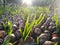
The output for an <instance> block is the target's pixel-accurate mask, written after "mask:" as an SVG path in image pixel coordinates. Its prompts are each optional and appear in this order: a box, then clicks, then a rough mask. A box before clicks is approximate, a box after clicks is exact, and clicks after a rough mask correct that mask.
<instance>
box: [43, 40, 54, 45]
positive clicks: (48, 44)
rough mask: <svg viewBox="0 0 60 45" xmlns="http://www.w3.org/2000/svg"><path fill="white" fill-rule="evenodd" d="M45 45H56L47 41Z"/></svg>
mask: <svg viewBox="0 0 60 45" xmlns="http://www.w3.org/2000/svg"><path fill="white" fill-rule="evenodd" d="M43 45H54V42H51V41H45V42H44V43H43Z"/></svg>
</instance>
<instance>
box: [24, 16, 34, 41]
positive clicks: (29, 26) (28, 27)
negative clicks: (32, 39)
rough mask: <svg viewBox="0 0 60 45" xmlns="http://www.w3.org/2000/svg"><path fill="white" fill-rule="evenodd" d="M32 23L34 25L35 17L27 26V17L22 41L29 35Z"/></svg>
mask: <svg viewBox="0 0 60 45" xmlns="http://www.w3.org/2000/svg"><path fill="white" fill-rule="evenodd" d="M34 23H35V17H34V19H33V20H32V22H31V23H30V24H29V16H28V17H27V20H26V24H25V28H24V32H23V40H24V41H25V40H26V39H27V37H28V35H29V34H30V32H31V30H32V27H33V26H34Z"/></svg>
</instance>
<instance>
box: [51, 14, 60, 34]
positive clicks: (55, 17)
mask: <svg viewBox="0 0 60 45" xmlns="http://www.w3.org/2000/svg"><path fill="white" fill-rule="evenodd" d="M52 19H53V20H55V25H56V33H58V26H59V21H58V16H56V15H53V16H52Z"/></svg>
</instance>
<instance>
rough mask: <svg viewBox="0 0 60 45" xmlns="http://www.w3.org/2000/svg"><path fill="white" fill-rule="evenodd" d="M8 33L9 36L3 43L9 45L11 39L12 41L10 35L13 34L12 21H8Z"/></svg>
mask: <svg viewBox="0 0 60 45" xmlns="http://www.w3.org/2000/svg"><path fill="white" fill-rule="evenodd" d="M7 31H8V32H7V33H8V37H7V38H6V40H5V41H4V42H3V44H2V45H8V44H9V41H10V35H11V34H12V24H11V22H10V21H8V29H7Z"/></svg>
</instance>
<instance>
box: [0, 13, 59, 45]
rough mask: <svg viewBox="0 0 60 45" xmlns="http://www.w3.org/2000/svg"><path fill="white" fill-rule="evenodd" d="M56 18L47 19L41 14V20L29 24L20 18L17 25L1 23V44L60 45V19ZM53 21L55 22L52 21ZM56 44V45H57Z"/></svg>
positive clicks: (34, 20) (33, 20) (34, 19)
mask: <svg viewBox="0 0 60 45" xmlns="http://www.w3.org/2000/svg"><path fill="white" fill-rule="evenodd" d="M54 18H55V16H53V17H52V18H51V17H46V16H45V15H43V14H41V15H40V16H39V18H37V19H36V16H35V15H34V18H33V19H32V21H31V22H29V16H28V17H27V19H26V20H24V19H22V18H18V19H17V21H16V23H15V24H13V25H12V24H11V23H10V21H8V22H6V23H5V22H3V23H2V22H1V25H2V26H1V29H0V41H1V42H0V44H1V45H54V44H55V43H56V42H57V43H59V42H60V40H59V38H60V37H59V35H58V34H57V33H56V32H58V31H56V30H58V19H57V18H56V20H55V19H54ZM52 19H53V20H52ZM57 43H56V44H57Z"/></svg>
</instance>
